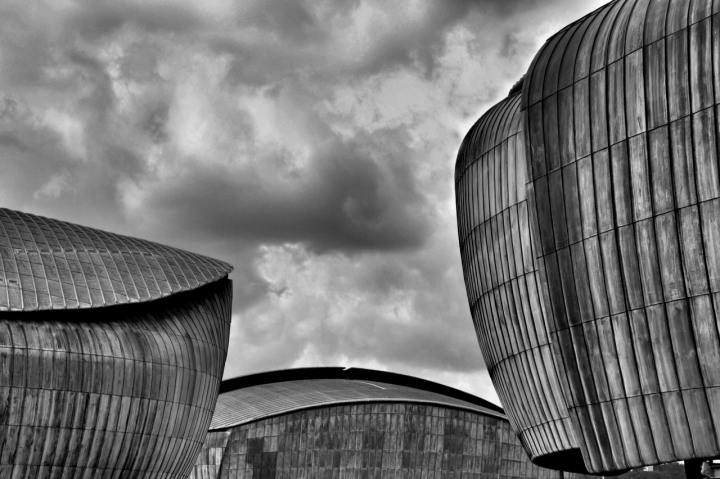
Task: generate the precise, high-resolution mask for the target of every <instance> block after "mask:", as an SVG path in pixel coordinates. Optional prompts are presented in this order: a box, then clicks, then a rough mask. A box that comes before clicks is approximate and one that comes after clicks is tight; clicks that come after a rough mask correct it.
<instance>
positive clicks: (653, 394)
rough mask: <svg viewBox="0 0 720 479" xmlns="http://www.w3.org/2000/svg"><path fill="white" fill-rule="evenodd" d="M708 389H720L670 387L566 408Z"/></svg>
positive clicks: (583, 407)
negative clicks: (666, 389) (667, 389)
mask: <svg viewBox="0 0 720 479" xmlns="http://www.w3.org/2000/svg"><path fill="white" fill-rule="evenodd" d="M708 389H720V385H717V386H699V387H692V388H683V389H672V390H670V391H658V392H654V393H640V394H632V395H626V396H620V397H617V398H611V399H607V400H604V401H594V402H587V403H584V404H581V405H574V406H570V405H568V406H567V408H568V410H570V409H586V408H588V407H590V406H600V405H602V404H608V403H613V402H617V401H626V400H627V399H632V398H644V397H649V396H662V395H664V394H668V393H680V394H682V392H683V391H707V390H708ZM683 409H685V406H684V405H683Z"/></svg>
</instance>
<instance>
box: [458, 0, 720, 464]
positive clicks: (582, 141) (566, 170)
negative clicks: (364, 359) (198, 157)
mask: <svg viewBox="0 0 720 479" xmlns="http://www.w3.org/2000/svg"><path fill="white" fill-rule="evenodd" d="M718 12H720V4H719V3H718V2H711V1H707V2H703V1H690V0H658V1H649V0H618V1H614V2H611V3H608V4H607V5H605V6H603V7H601V8H600V9H598V10H596V11H594V12H592V13H591V14H589V15H587V16H586V17H584V18H582V19H580V20H578V21H577V22H575V23H573V24H571V25H569V26H567V27H566V28H564V29H563V30H561V31H560V32H559V33H557V34H556V35H554V36H552V37H551V38H550V39H548V41H547V42H546V43H545V44H544V45H543V47H542V48H541V49H540V51H539V52H538V54H537V55H536V57H535V59H534V60H533V62H532V64H531V66H530V68H529V70H528V71H527V73H526V75H525V81H524V84H523V85H522V88H521V94H520V99H519V100H518V99H517V97H515V96H513V97H512V98H508V99H506V100H504V101H503V102H501V104H500V105H499V106H496V107H495V108H494V109H492V110H491V111H490V112H488V113H487V114H486V115H484V116H483V118H482V119H481V120H480V122H479V123H478V124H477V125H476V126H475V127H473V130H471V132H470V133H469V134H468V136H467V137H466V139H465V141H464V143H463V146H462V148H461V150H460V154H459V156H458V163H457V165H458V166H457V170H456V188H457V189H456V191H457V203H458V227H459V232H460V246H461V250H462V252H463V266H464V271H465V278H466V285H467V291H468V298H469V300H470V306H471V310H472V314H473V320H474V322H475V325H476V329H477V332H478V337H479V339H480V343H481V347H482V349H483V354H484V356H485V358H486V361H488V365H489V366H490V367H491V368H492V371H491V375H492V377H493V381H494V382H495V384H496V387H497V388H498V391H499V394H500V395H501V398H502V400H503V404H505V405H506V407H507V410H508V415H509V417H510V420H511V422H512V424H513V427H514V429H515V430H516V431H517V433H518V434H519V435H520V437H521V438H525V439H523V445H524V446H525V447H526V451H527V452H528V454H529V455H530V457H531V458H532V460H533V461H534V462H536V463H538V464H543V465H546V466H548V467H555V468H558V469H565V470H568V468H567V467H566V464H567V463H566V461H565V459H567V458H568V457H570V456H571V455H572V456H575V458H576V459H573V460H572V461H570V462H571V463H572V464H577V463H578V460H579V458H581V460H582V462H583V464H584V466H585V467H586V469H587V470H588V471H590V472H593V473H606V472H613V471H621V470H624V469H628V468H634V467H640V466H649V465H653V464H658V463H664V462H671V461H678V460H687V459H700V458H710V457H716V456H718V455H720V415H719V414H720V336H719V335H718V318H720V310H719V309H718V307H719V306H720V303H719V302H718V301H719V300H720V297H719V296H718V293H719V292H720V234H719V233H718V231H720V176H719V174H718V150H717V148H718V138H717V135H718V124H719V122H718V113H720V112H719V111H718V110H717V107H716V105H717V103H718V101H720V68H718V65H720V57H719V56H718V52H719V51H720V49H719V48H718V42H720V38H719V36H718V35H720V29H719V28H718V26H719V25H720V23H718V22H720V20H719V19H720V17H718ZM518 102H519V107H518V106H515V105H516V104H517V103H518ZM502 105H505V106H502ZM510 105H513V106H512V107H511V106H510ZM510 108H519V114H518V113H517V111H515V112H514V113H512V114H510V113H506V114H500V113H499V112H500V111H501V110H502V111H508V112H509V110H510ZM493 112H495V113H493ZM511 118H512V121H510V119H511ZM508 121H509V122H510V124H511V126H510V127H509V126H508ZM515 125H517V127H516V126H515ZM513 136H515V138H516V139H515V140H512V137H513ZM518 136H519V137H520V138H521V139H520V140H517V138H518ZM513 142H514V143H516V145H515V151H514V152H513V151H512V150H511V149H510V148H511V144H512V143H513ZM517 144H522V145H524V148H522V147H518V146H517ZM518 151H522V152H523V155H524V159H525V162H524V163H525V168H524V171H523V174H522V175H521V174H520V173H518V172H519V171H520V170H519V169H518V167H517V163H518V162H522V159H520V157H521V156H523V155H519V154H518V153H517V152H518ZM513 155H514V156H513ZM513 162H514V164H513ZM513 168H515V169H513ZM523 182H524V183H525V184H522V183H523ZM520 190H523V192H522V193H521V192H520ZM513 195H516V196H513ZM513 200H514V201H513ZM523 200H524V201H523ZM523 203H524V206H523ZM515 210H517V219H516V218H515ZM525 210H527V212H526V213H525ZM528 239H529V241H528ZM533 284H534V286H533ZM567 418H569V421H568V420H567ZM538 424H541V425H544V426H543V428H544V429H546V430H549V429H550V427H549V426H551V427H552V432H553V433H554V432H555V431H557V432H558V434H553V435H550V434H548V432H544V433H543V435H542V438H541V433H540V432H539V429H540V428H538ZM538 444H539V445H538ZM568 446H570V447H569V448H568ZM553 451H558V452H560V454H561V456H554V455H553V454H557V453H558V452H553ZM561 451H562V452H561ZM558 457H562V458H563V460H556V459H557V458H558ZM548 461H550V462H553V464H550V463H549V462H548ZM573 469H575V468H573ZM575 470H576V469H575Z"/></svg>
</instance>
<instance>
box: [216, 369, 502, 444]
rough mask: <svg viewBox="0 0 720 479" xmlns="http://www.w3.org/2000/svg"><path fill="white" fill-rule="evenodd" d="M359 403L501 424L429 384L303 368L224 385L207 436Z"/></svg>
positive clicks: (482, 404)
mask: <svg viewBox="0 0 720 479" xmlns="http://www.w3.org/2000/svg"><path fill="white" fill-rule="evenodd" d="M365 402H410V403H421V404H435V405H439V406H445V407H453V408H458V409H464V410H469V411H473V412H476V413H480V414H485V415H489V416H493V417H499V418H503V419H505V418H506V417H505V415H504V414H503V413H502V409H501V408H500V407H498V406H495V405H494V404H492V403H489V402H487V401H485V400H483V399H480V398H478V397H475V396H472V395H470V394H467V393H463V392H462V391H458V390H456V389H453V388H450V387H447V386H442V385H440V384H437V383H433V382H431V381H425V380H421V379H417V378H412V377H409V376H404V375H400V374H393V373H387V372H384V371H373V370H368V369H356V368H352V369H343V368H305V369H294V370H284V371H272V372H269V373H262V374H256V375H252V376H245V377H241V378H235V379H230V380H227V381H224V382H223V384H222V385H221V386H220V395H219V396H218V400H217V404H216V406H215V413H214V414H213V418H212V422H211V423H210V430H211V431H212V430H222V429H227V428H231V427H234V426H238V425H241V424H246V423H249V422H253V421H257V420H259V419H262V418H266V417H271V416H277V415H279V414H286V413H289V412H293V411H298V410H303V409H309V408H314V407H322V406H334V405H338V404H348V403H365Z"/></svg>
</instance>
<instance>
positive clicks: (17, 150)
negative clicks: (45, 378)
mask: <svg viewBox="0 0 720 479" xmlns="http://www.w3.org/2000/svg"><path fill="white" fill-rule="evenodd" d="M600 3H602V2H597V1H588V2H578V1H576V0H548V1H539V0H479V1H471V0H407V1H387V0H297V1H293V0H287V1H283V0H247V1H244V0H202V1H189V0H187V1H170V0H165V1H156V0H52V1H51V0H48V1H42V0H37V1H35V0H31V1H28V0H18V1H15V0H3V1H2V2H1V3H0V96H1V98H0V155H1V156H0V165H1V170H0V171H1V174H0V205H1V206H4V207H8V208H12V209H17V210H21V211H25V212H29V213H35V214H40V215H44V216H50V217H54V218H58V219H62V220H67V221H72V222H76V223H80V224H84V225H88V226H93V227H96V228H100V229H105V230H109V231H114V232H118V233H124V234H128V235H131V236H137V237H142V238H146V239H151V240H155V241H159V242H162V243H165V244H170V245H173V246H178V247H181V248H185V249H188V250H192V251H196V252H199V253H204V254H207V255H210V256H213V257H216V258H219V259H222V260H225V261H227V262H229V263H231V264H233V265H234V266H235V271H234V272H233V273H232V275H231V278H232V279H233V280H234V285H235V286H234V288H235V292H234V294H235V299H234V309H233V325H232V335H231V339H230V342H231V344H230V354H229V356H228V362H227V366H226V369H225V377H233V376H237V375H241V374H248V373H252V372H258V371H263V370H269V369H278V368H287V367H297V366H322V365H327V366H329V365H348V366H358V367H370V368H378V369H388V370H391V371H395V372H401V373H406V374H412V375H416V376H420V377H424V378H427V379H431V380H435V381H438V382H442V383H445V384H449V385H451V386H455V387H458V388H461V389H464V390H467V391H469V392H472V393H475V394H478V395H481V396H483V397H486V398H488V399H490V400H493V401H497V396H496V395H495V393H494V391H493V389H492V385H491V384H490V380H489V377H488V375H487V372H486V370H485V366H484V363H483V360H482V357H481V355H480V350H479V348H478V346H477V340H476V338H475V333H474V329H473V327H472V322H471V319H470V313H469V308H468V305H467V300H466V297H465V290H464V284H463V279H462V269H461V266H460V257H459V252H458V240H457V230H456V222H455V206H454V189H453V167H454V162H455V155H456V154H457V148H458V146H459V144H460V141H461V139H462V136H463V135H464V133H465V132H466V131H467V129H468V128H469V127H470V126H471V125H472V123H474V121H475V120H476V119H477V118H478V117H479V115H481V114H482V113H483V112H484V111H485V110H486V109H487V108H488V107H490V106H491V105H492V104H494V103H495V102H497V101H499V100H500V99H501V98H503V97H505V96H506V94H507V91H508V89H509V88H510V87H511V85H512V84H513V83H514V82H515V81H516V80H518V78H519V77H520V76H521V75H522V74H523V73H524V71H525V70H526V69H527V67H528V65H529V63H530V61H531V60H532V57H533V55H534V54H535V52H536V51H537V50H538V48H539V47H540V45H541V44H542V43H543V42H544V41H545V39H546V38H547V37H548V36H549V35H551V34H552V33H554V32H555V31H557V30H558V29H560V28H561V27H563V26H564V25H565V24H567V23H569V22H571V21H573V20H575V19H577V18H579V17H580V16H582V15H584V14H585V13H588V12H589V11H591V10H593V9H594V8H596V7H597V6H599V4H600Z"/></svg>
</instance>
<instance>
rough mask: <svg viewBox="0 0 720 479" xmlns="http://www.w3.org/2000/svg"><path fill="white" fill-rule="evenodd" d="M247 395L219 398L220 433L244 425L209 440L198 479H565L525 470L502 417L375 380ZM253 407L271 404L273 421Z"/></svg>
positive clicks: (304, 383) (257, 389) (194, 477)
mask: <svg viewBox="0 0 720 479" xmlns="http://www.w3.org/2000/svg"><path fill="white" fill-rule="evenodd" d="M366 372H367V370H366ZM385 379H386V380H387V377H385ZM343 381H344V382H345V383H346V384H345V385H344V386H340V385H339V384H337V383H339V382H343ZM244 389H248V390H249V391H245V392H244V393H243V394H241V395H239V396H238V395H237V394H235V395H233V394H232V393H233V392H237V391H227V392H223V393H221V395H220V401H223V402H224V404H225V410H224V411H223V412H220V411H217V412H216V415H219V416H222V417H223V419H222V420H220V421H216V420H215V419H213V424H215V425H223V424H226V423H225V422H224V421H225V420H226V418H227V417H228V414H231V411H229V408H231V407H235V408H236V409H237V411H236V412H235V416H236V417H237V418H242V421H243V422H242V423H239V424H238V425H235V426H232V427H229V428H226V429H217V430H211V431H209V432H208V435H207V438H206V440H205V444H204V446H203V449H202V451H201V453H200V455H199V456H198V459H197V462H196V465H195V468H194V471H193V473H192V474H191V476H190V478H191V479H218V478H222V479H241V478H242V479H292V478H313V477H314V478H318V479H383V478H398V479H399V478H411V477H415V478H427V479H441V478H444V477H455V478H457V479H478V478H481V479H510V478H515V479H520V478H528V479H530V478H537V479H560V478H561V474H560V473H559V472H556V471H552V470H550V469H544V468H541V467H538V466H537V465H535V464H532V463H531V462H530V461H528V459H527V457H526V455H525V453H524V452H523V449H522V446H521V445H520V442H519V441H518V440H517V438H516V436H515V434H514V433H513V432H512V430H511V428H510V424H509V422H508V421H507V419H506V418H505V417H504V416H503V415H502V414H500V413H498V412H497V411H491V410H484V408H482V407H478V406H477V405H475V404H471V403H467V402H464V401H458V400H457V399H456V398H454V397H450V396H443V395H441V394H437V393H434V392H431V391H427V390H423V389H416V390H414V391H413V390H412V389H414V388H410V387H407V386H401V385H398V384H392V383H383V382H380V381H375V380H373V379H372V378H371V377H370V375H366V379H364V380H363V381H358V380H343V379H331V378H328V379H322V378H319V377H318V378H316V379H313V380H302V379H301V378H298V380H296V381H292V380H290V381H282V382H277V383H267V384H262V385H254V386H251V387H247V388H244ZM373 389H374V391H375V392H373ZM240 391H242V389H240ZM228 395H230V397H231V399H232V400H229V401H226V400H225V399H224V397H225V396H228ZM252 397H263V398H267V400H268V401H269V402H271V403H273V406H272V407H271V408H270V409H272V411H273V412H274V415H273V416H271V417H266V416H265V413H266V412H267V411H263V410H258V409H257V407H256V405H257V401H256V400H253V399H252ZM383 397H387V398H388V399H385V400H383ZM318 401H322V402H323V405H322V406H318ZM298 405H304V406H305V408H303V409H297V408H298ZM253 417H255V419H254V420H253V419H252V418H253ZM565 477H567V478H568V479H580V475H576V474H570V475H567V476H565Z"/></svg>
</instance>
